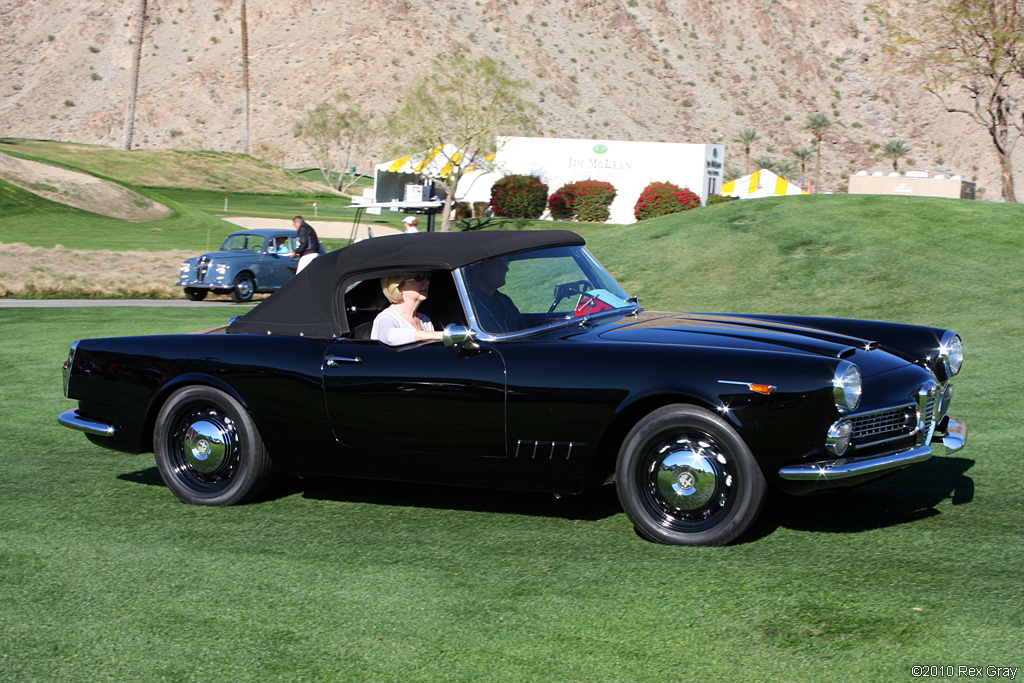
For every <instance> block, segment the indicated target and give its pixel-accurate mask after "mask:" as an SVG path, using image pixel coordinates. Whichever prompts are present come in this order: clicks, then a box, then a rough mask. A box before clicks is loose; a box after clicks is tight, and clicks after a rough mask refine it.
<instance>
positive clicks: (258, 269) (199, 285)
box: [178, 229, 323, 303]
mask: <svg viewBox="0 0 1024 683" xmlns="http://www.w3.org/2000/svg"><path fill="white" fill-rule="evenodd" d="M296 237H297V233H296V231H295V230H292V229H287V230H267V229H255V230H240V231H238V232H233V233H231V234H230V235H228V236H227V239H225V240H224V244H222V245H221V247H220V250H219V251H214V252H210V253H208V254H203V255H202V256H196V257H193V258H188V259H185V261H184V262H182V264H181V274H180V275H179V276H178V284H179V285H180V286H181V287H184V289H185V296H186V297H187V298H188V299H190V300H191V301H202V300H203V299H205V298H206V295H207V294H209V293H210V292H213V293H215V294H230V295H231V298H232V299H233V300H235V301H237V302H240V303H243V302H246V301H251V300H252V297H253V294H256V293H259V292H273V291H276V290H278V289H280V288H281V286H282V285H284V283H286V282H288V281H289V280H291V279H292V277H293V276H294V275H295V268H296V266H297V264H298V259H297V258H292V257H289V256H288V254H289V252H291V251H293V250H294V249H295V240H296ZM320 250H321V253H323V247H321V249H320Z"/></svg>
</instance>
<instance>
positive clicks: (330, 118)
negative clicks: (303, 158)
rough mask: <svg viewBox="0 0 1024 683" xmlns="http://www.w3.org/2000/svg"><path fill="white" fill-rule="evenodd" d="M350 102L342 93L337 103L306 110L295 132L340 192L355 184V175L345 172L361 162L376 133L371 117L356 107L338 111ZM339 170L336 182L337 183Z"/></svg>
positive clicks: (323, 172) (332, 185)
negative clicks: (342, 105)
mask: <svg viewBox="0 0 1024 683" xmlns="http://www.w3.org/2000/svg"><path fill="white" fill-rule="evenodd" d="M347 101H348V97H347V96H346V95H344V94H341V95H338V96H337V97H336V98H335V101H334V102H330V101H325V102H321V103H319V104H318V105H316V106H315V107H313V108H312V109H308V110H306V113H305V114H304V116H303V118H302V120H301V121H299V122H298V123H296V124H295V126H294V128H293V130H292V133H293V135H294V136H295V137H297V138H299V139H300V140H301V141H302V142H303V144H304V145H305V146H306V149H308V150H309V153H310V154H311V155H312V156H313V159H314V161H316V164H317V167H318V168H319V169H320V173H321V174H323V178H324V182H325V183H327V185H328V186H329V187H331V188H334V189H337V190H338V191H339V192H344V191H345V190H346V189H348V188H349V187H350V186H351V185H352V184H353V183H354V182H355V181H356V174H355V173H348V172H347V171H346V169H349V168H352V167H354V166H355V165H356V162H357V161H359V160H361V157H362V156H363V154H364V153H365V151H366V146H367V143H368V141H369V139H370V137H371V136H372V132H373V129H372V122H371V120H370V117H369V116H366V115H364V114H363V113H362V112H361V111H360V110H359V109H358V108H356V107H355V106H353V105H350V106H348V107H346V108H344V109H341V108H339V105H340V104H341V103H343V102H347ZM336 171H337V175H338V181H337V183H335V182H334V176H335V172H336Z"/></svg>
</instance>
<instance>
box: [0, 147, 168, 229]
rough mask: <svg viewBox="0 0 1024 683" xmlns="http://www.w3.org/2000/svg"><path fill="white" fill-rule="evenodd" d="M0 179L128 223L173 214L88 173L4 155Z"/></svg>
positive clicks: (115, 184) (0, 162)
mask: <svg viewBox="0 0 1024 683" xmlns="http://www.w3.org/2000/svg"><path fill="white" fill-rule="evenodd" d="M0 179H2V180H4V181H6V182H8V183H10V184H12V185H17V186H18V187H20V188H22V189H24V190H28V191H29V192H34V193H35V194H38V195H40V196H41V197H45V198H47V199H49V200H51V201H54V202H60V203H61V204H67V205H69V206H74V207H75V208H78V209H82V210H83V211H89V212H91V213H98V214H101V215H104V216H110V217H111V218H120V219H122V220H126V221H135V222H141V221H154V220H160V219H162V218H167V217H168V216H170V215H171V213H173V212H172V211H171V209H169V208H167V207H166V206H164V205H163V204H160V203H158V202H155V201H153V200H152V199H150V198H149V197H144V196H142V195H141V194H139V193H138V192H132V191H131V190H129V189H128V188H126V187H122V186H121V185H118V184H117V183H111V182H109V181H106V180H100V179H99V178H96V177H94V176H91V175H88V174H86V173H79V172H77V171H69V170H67V169H64V168H57V167H56V166H50V165H49V164H44V163H40V162H38V161H27V160H25V159H19V158H17V157H12V156H10V155H8V154H4V153H2V152H0Z"/></svg>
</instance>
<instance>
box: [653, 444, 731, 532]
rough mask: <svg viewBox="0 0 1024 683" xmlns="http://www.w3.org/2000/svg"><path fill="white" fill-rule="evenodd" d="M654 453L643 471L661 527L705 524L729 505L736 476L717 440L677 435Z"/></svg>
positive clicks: (654, 450)
mask: <svg viewBox="0 0 1024 683" xmlns="http://www.w3.org/2000/svg"><path fill="white" fill-rule="evenodd" d="M652 450H653V452H652V453H651V456H650V458H649V459H648V460H647V466H646V468H645V470H646V471H645V472H644V475H645V479H644V483H643V487H644V489H645V493H646V495H645V496H644V497H645V498H646V500H647V503H646V504H647V506H648V509H650V510H651V512H653V513H655V514H656V516H658V517H660V518H661V519H662V524H664V525H667V526H669V527H676V526H679V525H683V526H688V525H692V524H703V523H706V522H707V520H710V519H711V518H712V517H714V516H716V515H717V514H718V513H720V512H722V511H723V510H724V509H725V508H726V507H727V506H728V505H729V501H730V495H731V493H732V488H733V483H734V482H733V476H732V473H731V470H730V466H729V461H728V458H727V457H726V454H727V451H726V450H724V449H722V448H721V447H719V446H718V444H716V443H715V441H714V439H712V438H711V437H709V436H708V435H707V434H703V433H698V432H690V433H684V434H679V433H678V432H676V434H675V435H674V437H670V439H666V440H664V441H661V442H660V445H659V446H657V447H656V448H655V449H652Z"/></svg>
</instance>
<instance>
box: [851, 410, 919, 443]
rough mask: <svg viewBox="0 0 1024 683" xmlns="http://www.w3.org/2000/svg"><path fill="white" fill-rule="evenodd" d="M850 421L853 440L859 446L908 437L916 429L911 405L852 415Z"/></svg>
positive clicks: (915, 418) (915, 420)
mask: <svg viewBox="0 0 1024 683" xmlns="http://www.w3.org/2000/svg"><path fill="white" fill-rule="evenodd" d="M850 421H851V422H853V440H854V442H855V443H857V444H858V445H860V446H869V445H871V444H876V443H882V442H884V441H892V440H893V439H899V438H901V437H904V436H909V435H910V434H913V433H914V432H915V431H916V428H917V425H916V424H915V423H916V422H917V415H916V411H915V409H914V405H913V404H908V405H905V406H899V407H896V408H886V409H885V410H876V411H874V412H871V413H862V414H860V415H853V416H851V417H850Z"/></svg>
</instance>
